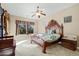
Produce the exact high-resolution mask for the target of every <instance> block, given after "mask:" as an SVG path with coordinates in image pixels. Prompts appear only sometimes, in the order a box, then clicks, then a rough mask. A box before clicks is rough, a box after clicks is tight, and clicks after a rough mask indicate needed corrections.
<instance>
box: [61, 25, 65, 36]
mask: <svg viewBox="0 0 79 59" xmlns="http://www.w3.org/2000/svg"><path fill="white" fill-rule="evenodd" d="M63 28H64V27H63V24H61V30H62V32H61V35H62V36H64V31H63V30H64V29H63Z"/></svg>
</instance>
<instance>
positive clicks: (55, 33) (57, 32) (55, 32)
mask: <svg viewBox="0 0 79 59" xmlns="http://www.w3.org/2000/svg"><path fill="white" fill-rule="evenodd" d="M45 31H46V32H45V33H38V34H33V35H32V36H31V43H32V42H35V43H36V44H38V45H40V46H41V47H42V52H43V53H46V48H47V47H48V46H50V45H53V44H55V43H58V42H59V41H61V38H62V36H63V25H59V24H58V22H56V21H55V20H51V21H50V22H49V23H48V25H47V26H46V27H45Z"/></svg>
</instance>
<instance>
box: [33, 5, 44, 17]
mask: <svg viewBox="0 0 79 59" xmlns="http://www.w3.org/2000/svg"><path fill="white" fill-rule="evenodd" d="M41 15H43V16H46V14H45V13H44V12H43V10H41V9H40V8H39V6H37V10H36V11H35V12H34V14H33V15H32V17H34V16H37V17H38V18H40V16H41Z"/></svg>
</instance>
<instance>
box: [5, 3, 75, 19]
mask: <svg viewBox="0 0 79 59" xmlns="http://www.w3.org/2000/svg"><path fill="white" fill-rule="evenodd" d="M75 4H76V3H6V4H5V5H6V9H7V10H8V12H9V13H10V14H12V15H16V16H21V17H26V18H31V19H32V18H34V17H31V16H32V15H33V13H34V11H35V10H36V8H37V6H38V5H39V7H40V8H41V9H43V10H44V11H45V13H46V14H47V16H51V15H53V14H54V13H56V12H58V11H60V10H63V9H65V8H68V7H71V6H73V5H75Z"/></svg>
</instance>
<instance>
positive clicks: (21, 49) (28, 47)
mask: <svg viewBox="0 0 79 59" xmlns="http://www.w3.org/2000/svg"><path fill="white" fill-rule="evenodd" d="M16 56H79V50H76V51H72V50H69V49H66V48H64V47H62V46H60V45H58V44H55V45H52V46H50V47H48V48H47V54H44V53H42V48H41V47H40V46H38V45H37V44H35V43H32V44H31V43H30V40H24V41H20V42H18V43H17V46H16Z"/></svg>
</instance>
